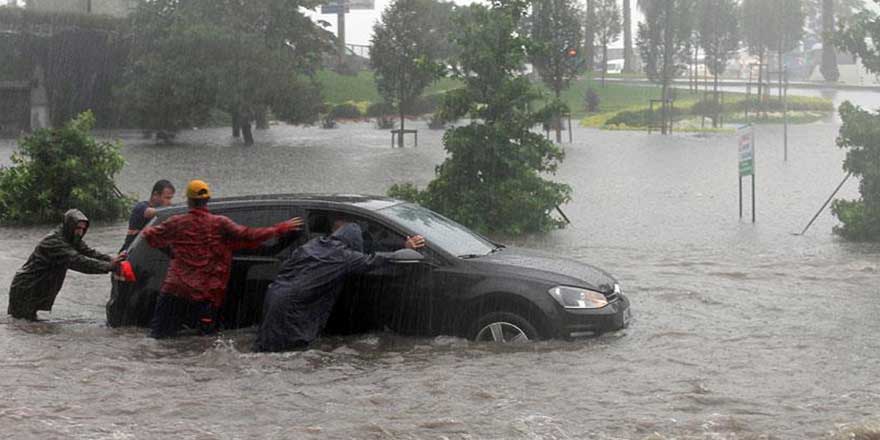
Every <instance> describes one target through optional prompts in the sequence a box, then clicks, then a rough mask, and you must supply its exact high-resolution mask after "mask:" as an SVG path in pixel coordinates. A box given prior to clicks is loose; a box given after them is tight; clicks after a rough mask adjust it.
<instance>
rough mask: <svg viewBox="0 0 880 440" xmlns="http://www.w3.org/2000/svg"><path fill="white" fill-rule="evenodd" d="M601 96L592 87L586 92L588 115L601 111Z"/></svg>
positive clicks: (585, 102) (585, 107)
mask: <svg viewBox="0 0 880 440" xmlns="http://www.w3.org/2000/svg"><path fill="white" fill-rule="evenodd" d="M599 101H600V100H599V94H598V93H596V90H595V89H593V88H592V87H589V88H587V91H586V92H584V110H586V111H587V113H596V112H598V111H599Z"/></svg>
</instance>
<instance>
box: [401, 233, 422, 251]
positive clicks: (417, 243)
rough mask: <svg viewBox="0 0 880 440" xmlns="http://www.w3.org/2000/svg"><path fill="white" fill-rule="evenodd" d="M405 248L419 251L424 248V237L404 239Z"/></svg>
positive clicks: (414, 236)
mask: <svg viewBox="0 0 880 440" xmlns="http://www.w3.org/2000/svg"><path fill="white" fill-rule="evenodd" d="M405 246H406V248H407V249H419V248H422V247H425V237H422V236H421V235H413V236H411V237H406V244H405Z"/></svg>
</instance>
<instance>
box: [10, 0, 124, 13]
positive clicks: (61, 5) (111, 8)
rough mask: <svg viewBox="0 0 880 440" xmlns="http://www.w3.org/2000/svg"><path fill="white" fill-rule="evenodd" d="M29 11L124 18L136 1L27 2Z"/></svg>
mask: <svg viewBox="0 0 880 440" xmlns="http://www.w3.org/2000/svg"><path fill="white" fill-rule="evenodd" d="M25 4H26V5H27V8H28V9H33V10H35V11H47V12H80V13H83V14H88V13H91V14H103V15H112V16H114V17H124V16H126V15H128V13H129V11H130V10H131V9H132V8H133V7H134V5H135V1H134V0H26V2H25Z"/></svg>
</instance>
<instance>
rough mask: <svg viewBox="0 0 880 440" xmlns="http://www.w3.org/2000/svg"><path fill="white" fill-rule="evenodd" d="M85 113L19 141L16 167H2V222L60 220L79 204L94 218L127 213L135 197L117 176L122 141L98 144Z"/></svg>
mask: <svg viewBox="0 0 880 440" xmlns="http://www.w3.org/2000/svg"><path fill="white" fill-rule="evenodd" d="M94 125H95V117H94V115H93V114H92V113H91V112H89V111H87V112H85V113H82V114H80V115H79V116H77V117H76V118H75V119H73V120H71V121H70V122H68V123H67V124H65V125H64V127H63V128H60V129H52V130H48V129H45V130H37V131H36V132H35V133H34V134H32V135H31V136H28V137H25V138H23V139H22V141H21V142H20V151H19V152H17V153H15V154H13V155H12V163H13V166H11V167H8V168H2V169H0V221H2V222H4V223H13V224H38V223H56V222H58V221H59V220H60V219H61V217H62V215H63V213H64V212H65V211H66V210H68V209H71V208H77V209H79V210H81V211H83V213H85V214H86V215H87V216H88V217H89V218H90V219H92V220H115V219H118V218H121V217H124V216H125V215H126V214H127V211H128V209H129V207H130V206H131V204H132V203H133V200H132V199H130V198H128V197H126V196H124V195H123V194H122V193H121V192H120V191H119V189H117V188H116V185H115V184H114V183H113V178H114V176H116V174H117V173H119V172H120V171H121V170H122V167H123V165H124V164H125V160H124V159H123V158H122V155H121V154H120V153H119V149H120V145H119V144H118V143H109V142H96V141H95V139H94V138H93V137H92V135H91V129H92V128H93V127H94Z"/></svg>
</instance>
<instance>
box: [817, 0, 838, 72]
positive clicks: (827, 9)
mask: <svg viewBox="0 0 880 440" xmlns="http://www.w3.org/2000/svg"><path fill="white" fill-rule="evenodd" d="M833 38H834V0H822V66H821V67H820V71H821V72H822V77H823V78H825V81H832V82H833V81H837V80H838V79H840V69H838V68H837V52H835V51H834V45H833V44H832V39H833Z"/></svg>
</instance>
